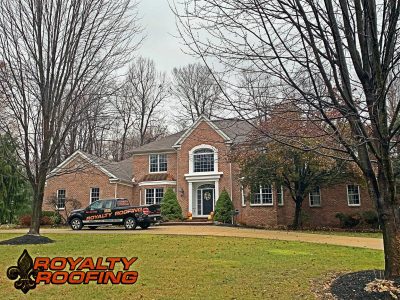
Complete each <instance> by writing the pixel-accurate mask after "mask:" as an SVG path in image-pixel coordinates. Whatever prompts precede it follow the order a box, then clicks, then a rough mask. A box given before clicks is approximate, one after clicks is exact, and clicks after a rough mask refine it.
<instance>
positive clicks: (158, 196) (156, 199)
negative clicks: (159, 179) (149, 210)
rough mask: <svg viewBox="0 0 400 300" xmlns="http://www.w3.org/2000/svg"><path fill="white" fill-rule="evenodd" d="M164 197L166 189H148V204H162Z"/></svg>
mask: <svg viewBox="0 0 400 300" xmlns="http://www.w3.org/2000/svg"><path fill="white" fill-rule="evenodd" d="M163 198H164V189H163V188H155V189H146V205H152V204H160V203H161V201H162V199H163Z"/></svg>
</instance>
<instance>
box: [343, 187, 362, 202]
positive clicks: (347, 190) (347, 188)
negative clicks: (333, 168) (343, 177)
mask: <svg viewBox="0 0 400 300" xmlns="http://www.w3.org/2000/svg"><path fill="white" fill-rule="evenodd" d="M349 186H356V187H357V195H358V203H356V204H354V203H350V198H349V196H350V195H355V194H349ZM346 192H347V205H348V206H361V194H360V186H359V185H358V184H348V185H347V186H346Z"/></svg>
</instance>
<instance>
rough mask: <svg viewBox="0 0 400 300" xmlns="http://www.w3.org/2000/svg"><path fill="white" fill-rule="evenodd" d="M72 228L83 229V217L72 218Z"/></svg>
mask: <svg viewBox="0 0 400 300" xmlns="http://www.w3.org/2000/svg"><path fill="white" fill-rule="evenodd" d="M70 224H71V228H72V230H81V229H82V227H83V222H82V220H81V219H79V218H73V219H72V220H71V223H70Z"/></svg>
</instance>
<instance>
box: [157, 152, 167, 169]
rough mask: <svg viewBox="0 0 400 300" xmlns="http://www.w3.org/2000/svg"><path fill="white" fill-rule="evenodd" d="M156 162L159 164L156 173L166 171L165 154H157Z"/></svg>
mask: <svg viewBox="0 0 400 300" xmlns="http://www.w3.org/2000/svg"><path fill="white" fill-rule="evenodd" d="M158 162H159V167H158V168H159V169H158V171H159V172H165V171H167V155H166V154H159V156H158Z"/></svg>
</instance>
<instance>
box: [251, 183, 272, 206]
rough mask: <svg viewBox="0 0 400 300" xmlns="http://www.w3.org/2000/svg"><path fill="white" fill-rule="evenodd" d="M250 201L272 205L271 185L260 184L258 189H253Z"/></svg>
mask: <svg viewBox="0 0 400 300" xmlns="http://www.w3.org/2000/svg"><path fill="white" fill-rule="evenodd" d="M251 203H252V204H264V205H272V204H273V192H272V185H269V186H268V185H266V186H261V187H259V189H258V190H255V193H253V197H252V202H251Z"/></svg>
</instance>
